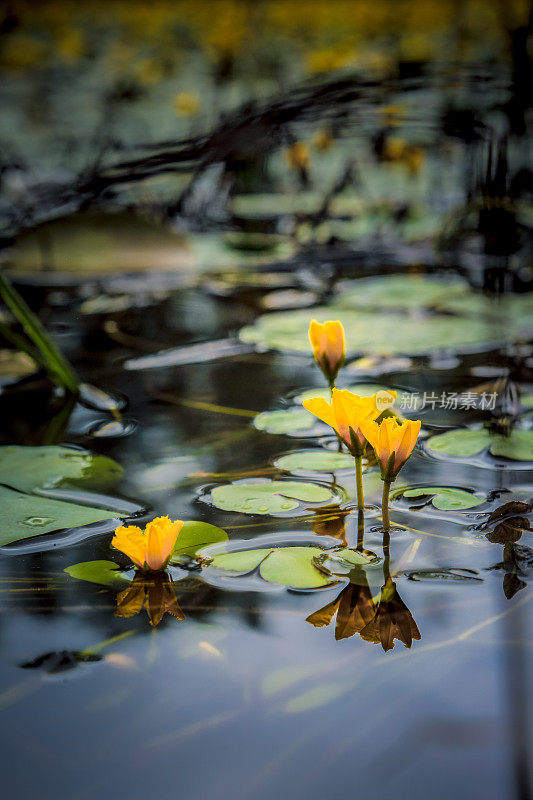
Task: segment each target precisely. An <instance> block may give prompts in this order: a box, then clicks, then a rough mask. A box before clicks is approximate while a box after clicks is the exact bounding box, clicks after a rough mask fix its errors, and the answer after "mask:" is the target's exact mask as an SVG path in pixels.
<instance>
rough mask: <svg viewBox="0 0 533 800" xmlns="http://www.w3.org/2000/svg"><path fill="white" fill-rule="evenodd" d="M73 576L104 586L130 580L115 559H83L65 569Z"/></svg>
mask: <svg viewBox="0 0 533 800" xmlns="http://www.w3.org/2000/svg"><path fill="white" fill-rule="evenodd" d="M64 572H66V573H67V574H68V575H70V577H71V578H76V579H77V580H79V581H88V582H89V583H99V584H101V585H102V586H116V585H117V584H118V583H125V582H128V579H127V578H126V576H125V575H124V573H123V572H122V570H121V569H120V567H119V566H118V564H115V562H114V561H81V562H80V563H79V564H72V566H70V567H66V568H65V569H64Z"/></svg>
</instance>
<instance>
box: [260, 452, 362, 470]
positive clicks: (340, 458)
mask: <svg viewBox="0 0 533 800" xmlns="http://www.w3.org/2000/svg"><path fill="white" fill-rule="evenodd" d="M274 466H275V467H277V468H278V469H283V470H286V471H287V472H300V471H301V472H335V470H339V469H353V468H354V460H353V456H351V455H350V454H349V453H337V452H335V451H333V450H318V449H316V450H297V451H296V452H295V453H288V454H287V455H286V456H281V457H280V458H277V459H276V460H275V461H274Z"/></svg>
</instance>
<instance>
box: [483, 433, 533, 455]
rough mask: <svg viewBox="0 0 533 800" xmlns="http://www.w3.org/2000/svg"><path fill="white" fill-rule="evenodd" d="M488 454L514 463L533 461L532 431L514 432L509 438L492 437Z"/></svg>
mask: <svg viewBox="0 0 533 800" xmlns="http://www.w3.org/2000/svg"><path fill="white" fill-rule="evenodd" d="M490 452H491V453H492V455H493V456H503V457H504V458H512V459H513V460H514V461H533V430H529V431H519V430H514V431H512V433H511V435H510V436H493V437H492V439H491V444H490Z"/></svg>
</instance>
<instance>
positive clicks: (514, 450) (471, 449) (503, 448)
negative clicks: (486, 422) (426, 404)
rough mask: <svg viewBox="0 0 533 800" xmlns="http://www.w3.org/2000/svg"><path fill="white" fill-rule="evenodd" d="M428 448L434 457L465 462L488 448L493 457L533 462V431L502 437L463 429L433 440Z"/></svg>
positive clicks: (443, 434)
mask: <svg viewBox="0 0 533 800" xmlns="http://www.w3.org/2000/svg"><path fill="white" fill-rule="evenodd" d="M426 447H427V449H428V451H429V452H430V453H437V454H439V455H440V454H443V455H448V456H459V457H463V458H466V457H469V456H475V455H478V454H479V453H482V452H483V451H484V450H486V449H487V448H488V449H489V450H490V452H491V454H492V455H493V456H503V457H504V458H509V459H512V460H514V461H533V431H532V430H514V431H512V432H511V434H510V436H499V435H496V434H491V433H489V431H488V430H486V429H485V428H480V429H479V430H468V429H466V428H462V429H459V430H454V431H447V432H446V433H440V434H438V435H437V436H432V437H431V438H430V439H428V441H427V443H426Z"/></svg>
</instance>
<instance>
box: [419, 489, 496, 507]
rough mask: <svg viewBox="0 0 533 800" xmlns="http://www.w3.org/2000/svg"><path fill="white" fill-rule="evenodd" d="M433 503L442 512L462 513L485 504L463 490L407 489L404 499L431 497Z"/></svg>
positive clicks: (482, 499)
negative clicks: (464, 510)
mask: <svg viewBox="0 0 533 800" xmlns="http://www.w3.org/2000/svg"><path fill="white" fill-rule="evenodd" d="M431 495H433V496H432V499H431V503H432V505H434V506H435V508H438V509H439V510H440V511H461V510H463V509H467V508H475V506H479V505H481V503H484V502H485V499H484V498H483V497H476V496H475V495H474V494H472V493H471V492H465V491H464V490H463V489H450V488H449V487H447V486H427V487H426V486H423V487H421V488H418V489H407V490H406V491H404V492H403V496H404V497H430V496H431Z"/></svg>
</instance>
